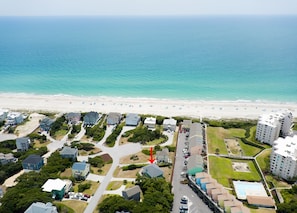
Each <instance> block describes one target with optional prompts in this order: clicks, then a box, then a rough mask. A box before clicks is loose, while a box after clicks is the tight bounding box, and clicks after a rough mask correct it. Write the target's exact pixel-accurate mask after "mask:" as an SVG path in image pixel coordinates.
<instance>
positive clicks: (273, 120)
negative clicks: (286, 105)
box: [259, 110, 291, 126]
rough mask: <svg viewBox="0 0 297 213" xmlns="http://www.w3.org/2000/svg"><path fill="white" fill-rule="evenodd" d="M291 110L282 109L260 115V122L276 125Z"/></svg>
mask: <svg viewBox="0 0 297 213" xmlns="http://www.w3.org/2000/svg"><path fill="white" fill-rule="evenodd" d="M290 113H291V112H290V111H288V110H282V111H278V112H275V113H269V114H264V115H261V116H260V117H259V123H261V124H263V125H268V126H276V125H277V124H278V123H279V121H280V120H281V119H283V118H284V117H285V116H286V115H288V114H290Z"/></svg>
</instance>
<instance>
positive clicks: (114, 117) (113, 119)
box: [106, 112, 122, 124]
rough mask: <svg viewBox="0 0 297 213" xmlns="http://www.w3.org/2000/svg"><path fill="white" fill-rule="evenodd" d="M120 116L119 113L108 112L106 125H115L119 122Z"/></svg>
mask: <svg viewBox="0 0 297 213" xmlns="http://www.w3.org/2000/svg"><path fill="white" fill-rule="evenodd" d="M121 117H122V114H121V113H119V112H110V113H109V114H108V115H107V118H106V119H107V123H108V124H117V123H118V122H119V121H120V120H121Z"/></svg>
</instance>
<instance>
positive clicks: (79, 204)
mask: <svg viewBox="0 0 297 213" xmlns="http://www.w3.org/2000/svg"><path fill="white" fill-rule="evenodd" d="M56 202H57V203H62V204H64V205H65V206H68V207H69V208H71V209H73V210H75V211H74V212H75V213H83V212H84V210H85V208H86V207H87V204H88V203H87V202H85V201H81V200H64V201H62V202H58V201H56Z"/></svg>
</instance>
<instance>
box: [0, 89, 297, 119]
mask: <svg viewBox="0 0 297 213" xmlns="http://www.w3.org/2000/svg"><path fill="white" fill-rule="evenodd" d="M1 108H2V109H9V110H19V111H23V110H24V111H32V112H33V111H50V112H88V111H92V110H93V111H97V112H102V113H108V112H120V113H140V114H153V115H163V116H168V117H170V116H189V117H193V118H200V117H201V118H215V119H219V118H247V119H257V118H258V116H260V115H262V114H265V113H270V112H276V111H279V110H287V109H288V110H290V111H291V112H292V113H293V116H294V117H296V116H297V103H276V102H264V101H202V100H201V101H190V100H172V99H150V98H121V97H105V96H104V97H84V96H81V97H79V96H69V95H33V94H13V93H11V94H10V93H2V94H0V109H1Z"/></svg>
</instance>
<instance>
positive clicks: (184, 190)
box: [172, 133, 212, 213]
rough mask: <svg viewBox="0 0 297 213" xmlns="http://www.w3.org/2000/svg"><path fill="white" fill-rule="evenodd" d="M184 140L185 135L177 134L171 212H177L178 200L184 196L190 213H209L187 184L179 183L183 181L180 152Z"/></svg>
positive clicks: (181, 153)
mask: <svg viewBox="0 0 297 213" xmlns="http://www.w3.org/2000/svg"><path fill="white" fill-rule="evenodd" d="M185 138H186V134H185V133H179V136H178V143H177V146H176V157H175V164H174V171H173V179H172V186H173V193H174V202H173V209H172V212H174V213H176V212H179V207H180V200H181V198H182V196H186V197H188V199H189V202H188V206H189V212H190V213H198V212H201V213H211V212H212V211H211V210H210V209H209V208H208V206H207V205H206V204H205V203H204V202H203V201H202V200H201V199H200V198H199V197H198V196H197V195H196V194H195V192H193V190H192V189H191V188H190V187H189V186H188V185H187V184H181V183H180V181H181V180H182V179H183V178H182V177H181V175H180V173H181V172H182V171H183V167H184V156H183V152H182V150H183V148H184V146H185V145H184V144H185V140H186V139H185Z"/></svg>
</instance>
